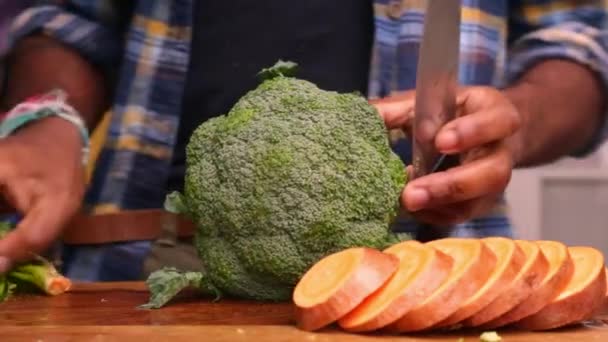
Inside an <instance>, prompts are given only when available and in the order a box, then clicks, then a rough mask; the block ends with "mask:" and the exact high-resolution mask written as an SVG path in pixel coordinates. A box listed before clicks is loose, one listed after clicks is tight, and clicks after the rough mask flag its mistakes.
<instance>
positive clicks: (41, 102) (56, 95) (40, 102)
mask: <svg viewBox="0 0 608 342" xmlns="http://www.w3.org/2000/svg"><path fill="white" fill-rule="evenodd" d="M66 98H67V94H66V93H65V92H64V91H62V90H53V91H51V92H49V93H46V94H43V95H39V96H35V97H31V98H29V99H27V100H25V101H24V102H22V103H20V104H18V105H17V106H15V107H14V108H13V109H11V110H10V111H9V112H7V113H6V114H4V116H0V139H3V138H6V137H8V136H9V135H11V134H13V133H14V132H15V131H16V130H18V129H19V128H21V127H23V126H25V125H26V124H28V123H31V122H33V121H37V120H40V119H43V118H46V117H50V116H57V117H59V118H62V119H64V120H66V121H68V122H70V123H72V124H73V125H75V126H76V127H77V128H78V130H79V131H80V135H81V137H82V140H83V148H82V154H83V160H82V162H83V164H84V165H86V164H87V163H88V160H89V144H90V142H89V133H88V130H87V128H86V125H85V123H84V121H83V120H82V118H81V117H80V115H79V114H78V112H77V111H76V110H75V109H74V108H73V107H72V106H70V105H68V104H67V102H66Z"/></svg>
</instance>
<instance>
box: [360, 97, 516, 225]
mask: <svg viewBox="0 0 608 342" xmlns="http://www.w3.org/2000/svg"><path fill="white" fill-rule="evenodd" d="M457 102H458V109H459V110H458V114H457V118H456V119H454V120H452V121H451V122H449V123H448V124H446V125H445V126H444V127H443V128H442V129H441V130H440V131H439V133H438V134H437V136H436V139H435V144H436V147H437V149H438V150H439V151H440V152H442V153H444V154H458V155H460V161H461V163H460V165H459V166H457V167H454V168H451V169H448V170H446V171H442V172H436V173H433V174H431V175H427V176H424V177H420V178H417V179H415V180H413V181H411V182H410V183H408V185H407V186H406V188H405V189H404V191H403V195H402V204H403V206H404V207H405V208H406V209H407V210H408V211H410V212H411V213H412V214H413V215H414V217H415V218H416V219H418V220H420V221H422V222H425V223H430V224H436V225H448V224H454V223H460V222H463V221H466V220H468V219H471V218H474V217H476V216H479V215H482V214H484V213H487V212H488V211H489V210H491V209H492V207H493V206H494V205H495V204H496V201H497V199H498V197H499V196H500V195H501V194H502V193H503V191H504V190H505V188H506V186H507V184H508V183H509V180H510V178H511V171H512V168H513V166H514V159H515V158H517V154H518V153H519V147H518V146H517V145H518V144H516V142H515V141H514V139H511V137H512V136H513V134H514V133H515V132H516V131H517V130H518V129H519V128H520V125H521V121H522V120H521V117H520V113H519V112H518V110H517V108H516V107H515V106H514V105H513V104H512V103H511V101H510V100H509V99H508V98H507V97H506V96H505V95H504V94H503V93H502V92H500V91H498V90H495V89H493V88H489V87H470V88H463V89H461V91H460V92H459V94H458V97H457ZM371 103H372V104H374V105H375V106H376V108H377V109H378V111H379V113H380V115H381V116H382V117H383V119H384V121H385V123H386V126H387V128H389V129H403V130H404V131H405V132H406V133H407V132H410V131H411V128H412V121H413V116H414V92H413V91H412V92H406V93H402V94H400V95H396V96H393V97H390V98H387V99H382V100H377V101H372V102H371ZM410 170H411V169H410Z"/></svg>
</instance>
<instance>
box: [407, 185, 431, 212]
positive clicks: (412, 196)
mask: <svg viewBox="0 0 608 342" xmlns="http://www.w3.org/2000/svg"><path fill="white" fill-rule="evenodd" d="M406 196H407V207H408V209H409V210H420V209H422V208H424V207H425V206H426V205H427V203H428V202H429V200H430V196H429V193H428V192H427V191H426V190H424V189H420V188H414V189H411V190H409V191H408V192H407V195H406Z"/></svg>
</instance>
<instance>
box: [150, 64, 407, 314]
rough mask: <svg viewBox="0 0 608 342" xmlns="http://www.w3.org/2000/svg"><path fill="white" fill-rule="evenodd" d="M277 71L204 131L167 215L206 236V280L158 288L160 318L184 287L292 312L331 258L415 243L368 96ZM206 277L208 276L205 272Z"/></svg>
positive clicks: (184, 277) (400, 168) (284, 67)
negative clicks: (304, 280) (352, 250)
mask: <svg viewBox="0 0 608 342" xmlns="http://www.w3.org/2000/svg"><path fill="white" fill-rule="evenodd" d="M295 68H296V65H295V63H292V62H283V61H279V62H278V63H277V64H276V65H275V66H274V67H271V68H267V69H264V70H263V71H262V72H261V73H260V75H259V76H260V78H261V79H262V82H261V84H260V85H259V86H258V87H257V88H256V89H254V90H252V91H250V92H248V93H247V94H245V95H244V96H243V97H242V98H241V99H239V101H238V102H237V103H236V104H235V105H234V106H233V107H232V109H231V110H230V111H229V113H228V114H227V115H222V116H219V117H215V118H213V119H210V120H208V121H206V122H205V123H203V124H202V125H200V126H199V127H197V129H196V130H195V131H194V133H193V134H192V136H191V137H190V140H189V143H188V145H187V151H186V152H187V153H186V174H185V183H184V192H183V194H182V193H172V194H170V195H169V196H168V198H167V202H166V205H165V208H166V209H167V210H169V211H172V212H177V213H182V214H185V215H187V216H188V217H189V218H191V219H192V221H193V222H194V223H195V224H196V226H197V231H196V235H195V245H196V247H197V250H198V252H199V256H200V258H201V260H202V261H203V264H204V266H205V268H204V270H202V271H201V272H202V273H199V275H198V276H195V275H194V273H193V272H181V271H179V270H176V269H174V268H169V267H168V268H164V269H161V270H157V271H155V272H153V273H152V274H151V275H150V277H149V278H148V286H149V288H150V290H151V299H150V302H149V303H148V304H146V305H144V307H146V308H158V307H160V306H162V305H164V304H165V303H166V302H167V301H169V300H170V299H171V298H172V297H173V296H174V295H175V294H176V293H178V292H179V291H180V290H181V289H182V288H184V287H198V288H201V289H203V291H204V292H206V293H210V294H214V295H217V296H219V295H229V296H234V297H238V298H244V299H255V300H270V301H282V300H287V299H288V298H290V295H291V292H292V290H293V287H294V286H295V284H296V283H297V281H298V280H299V278H300V277H301V276H302V275H303V273H304V272H305V271H306V270H307V269H308V268H309V267H310V266H312V264H313V263H315V262H316V261H318V260H319V259H320V258H322V257H323V256H325V255H327V254H329V253H332V252H335V251H338V250H341V249H344V248H348V247H352V246H368V247H374V248H383V247H386V246H388V245H390V244H392V243H395V242H397V241H400V240H404V239H407V238H409V237H408V236H397V235H395V234H393V233H392V232H391V230H390V228H389V227H390V223H391V222H392V220H393V219H394V217H395V216H396V214H397V211H398V210H399V197H400V193H401V191H402V189H403V187H404V185H405V184H406V181H407V176H406V172H405V165H404V164H403V162H402V161H401V159H400V158H399V157H398V156H397V155H396V154H395V153H394V152H393V151H392V149H391V147H390V144H389V140H388V135H387V130H386V127H385V126H384V122H383V120H382V119H381V117H380V116H379V115H378V113H377V111H376V110H375V108H374V107H373V106H371V105H370V104H369V103H368V102H367V100H366V99H365V98H364V97H363V96H361V95H360V94H358V93H348V94H346V93H345V94H342V93H337V92H332V91H325V90H322V89H319V88H318V87H317V86H316V85H315V84H313V83H311V82H309V81H306V80H302V79H297V78H295V77H294V76H293V74H294V71H295ZM199 271H200V270H199Z"/></svg>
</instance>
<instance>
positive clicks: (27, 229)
mask: <svg viewBox="0 0 608 342" xmlns="http://www.w3.org/2000/svg"><path fill="white" fill-rule="evenodd" d="M61 197H62V196H59V198H58V197H57V196H50V195H47V196H45V197H43V198H39V199H38V198H36V199H35V200H34V201H33V203H35V204H34V205H33V207H32V208H29V210H27V213H26V214H25V217H24V218H23V220H22V221H21V222H20V223H19V224H18V225H17V227H16V228H15V229H14V230H13V231H12V232H10V233H9V234H7V235H6V236H5V237H4V238H3V239H1V240H0V274H2V273H4V272H6V271H8V270H9V269H10V267H11V266H12V265H13V264H14V263H18V262H23V261H27V260H29V259H31V258H32V257H33V256H34V255H36V254H40V253H42V252H43V251H44V250H45V249H46V248H48V247H49V246H50V245H51V244H52V242H53V241H54V239H55V237H56V236H57V235H58V234H59V232H60V230H61V228H62V227H63V226H64V225H65V224H66V222H67V220H68V219H69V217H70V215H71V213H72V210H71V208H70V204H69V203H70V201H69V200H68V199H67V196H66V198H65V199H62V198H61Z"/></svg>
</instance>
